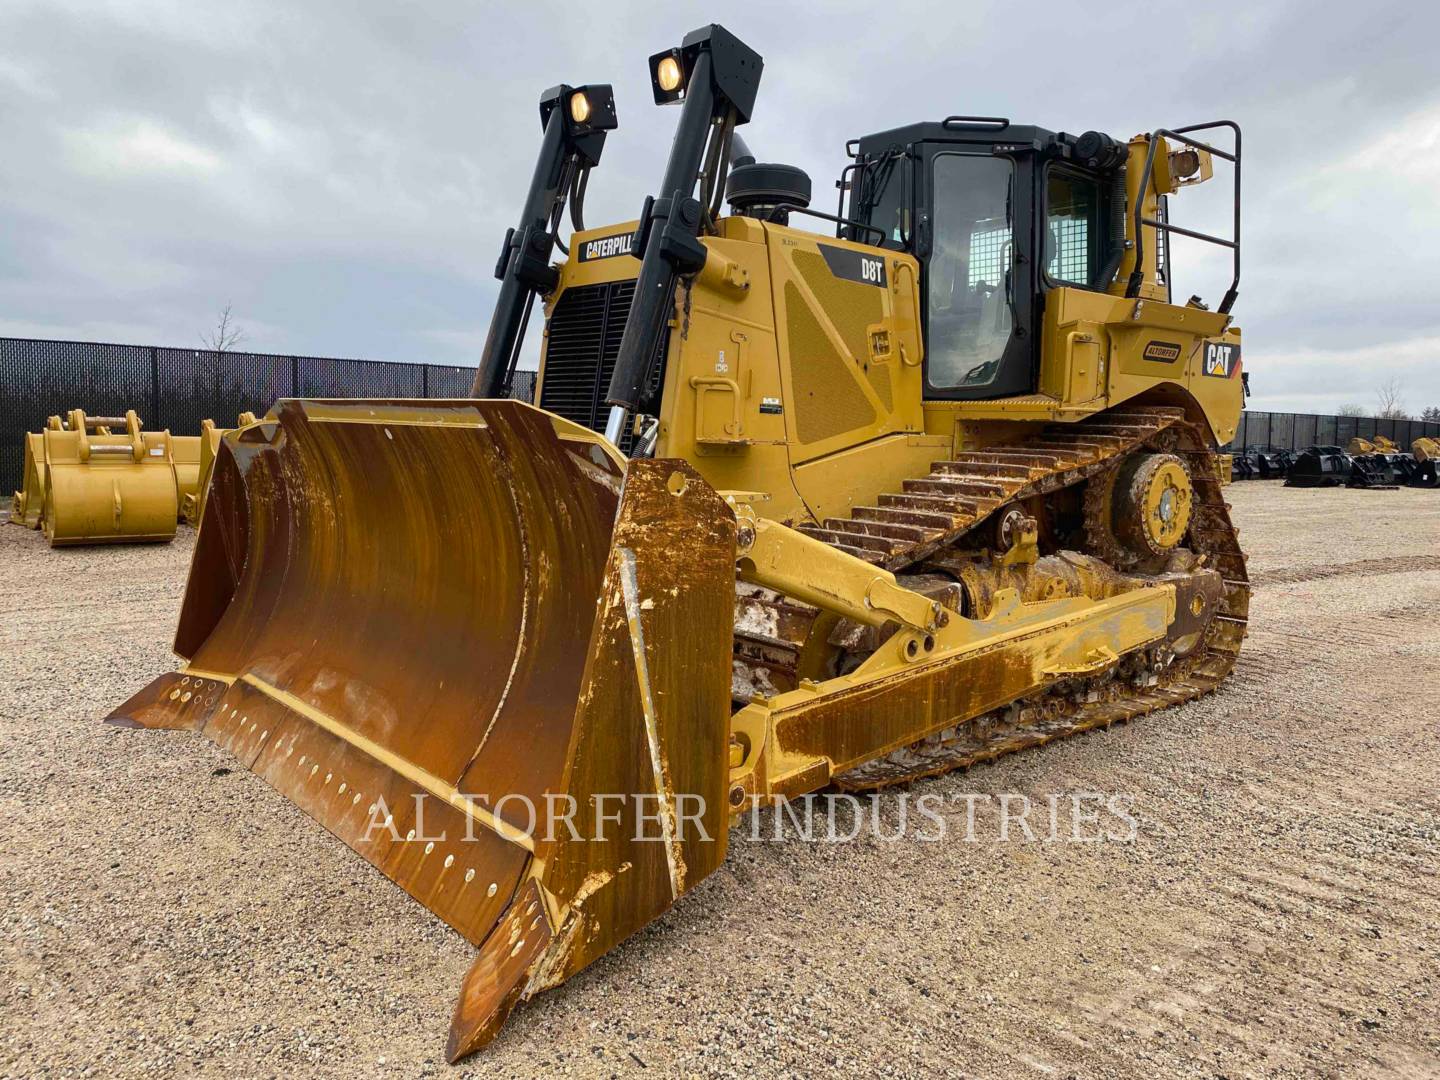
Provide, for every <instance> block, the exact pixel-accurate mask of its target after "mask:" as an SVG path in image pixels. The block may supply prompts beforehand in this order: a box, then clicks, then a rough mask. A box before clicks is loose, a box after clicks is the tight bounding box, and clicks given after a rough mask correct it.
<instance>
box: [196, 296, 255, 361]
mask: <svg viewBox="0 0 1440 1080" xmlns="http://www.w3.org/2000/svg"><path fill="white" fill-rule="evenodd" d="M244 339H245V331H244V330H242V329H240V325H239V324H238V323H236V322H235V320H234V318H233V317H232V316H231V314H230V305H229V304H226V305H225V306H224V307H223V308H221V310H220V317H219V318H218V319H216V321H215V328H214V329H213V330H209V331H207V332H204V333H202V334H201V335H200V344H202V345H204V346H205V348H207V349H208V350H210V351H211V352H213V353H214V354H215V359H216V361H217V362H218V361H219V360H220V359H221V358H222V357H223V356H224V355H225V354H226V353H227V352H230V351H231V350H232V349H234V348H235V346H236V345H239V344H240V342H241V341H243V340H244Z"/></svg>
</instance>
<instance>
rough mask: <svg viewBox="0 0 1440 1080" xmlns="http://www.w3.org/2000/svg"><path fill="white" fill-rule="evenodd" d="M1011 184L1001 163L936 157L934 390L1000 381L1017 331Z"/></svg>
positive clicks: (930, 367) (930, 351) (930, 353)
mask: <svg viewBox="0 0 1440 1080" xmlns="http://www.w3.org/2000/svg"><path fill="white" fill-rule="evenodd" d="M1013 177H1014V166H1013V165H1012V164H1011V162H1010V161H1009V160H1008V159H1006V158H1002V157H994V156H992V155H989V154H987V155H985V156H984V157H981V156H979V155H977V154H938V155H936V157H935V164H934V174H933V184H934V200H933V206H934V218H935V225H934V229H935V240H934V246H933V248H932V251H931V255H930V262H929V287H928V296H927V300H928V303H929V316H928V325H929V340H928V343H927V346H926V351H927V357H928V362H927V378H928V380H929V383H930V385H931V386H932V387H936V388H940V389H961V388H966V389H968V388H971V387H984V386H988V385H989V384H991V383H993V382H994V381H995V380H996V378H997V376H998V375H999V373H1000V361H1001V358H1002V357H1003V356H1004V354H1005V348H1006V346H1007V345H1008V344H1009V342H1010V337H1011V334H1012V333H1013V332H1014V325H1015V323H1014V313H1013V308H1012V299H1011V288H1012V285H1011V281H1010V276H1011V269H1012V266H1013V264H1014V259H1015V241H1014V230H1013V226H1012V209H1011V207H1012V201H1013V183H1014V181H1013Z"/></svg>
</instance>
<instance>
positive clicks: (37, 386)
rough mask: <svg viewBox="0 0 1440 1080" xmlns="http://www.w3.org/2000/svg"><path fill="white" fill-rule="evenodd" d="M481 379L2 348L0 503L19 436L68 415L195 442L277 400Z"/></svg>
mask: <svg viewBox="0 0 1440 1080" xmlns="http://www.w3.org/2000/svg"><path fill="white" fill-rule="evenodd" d="M474 377H475V369H474V368H471V367H452V366H448V365H441V364H397V363H391V362H388V361H382V360H341V359H335V358H333V357H324V356H282V355H279V354H275V353H252V352H234V351H226V352H209V351H206V350H203V349H168V348H164V347H162V346H158V345H107V344H101V343H98V342H91V341H41V340H36V339H33V338H0V498H3V499H4V501H5V502H6V503H7V504H8V502H9V494H10V492H11V491H13V490H14V489H15V488H17V487H19V486H20V483H21V475H20V474H21V470H22V467H23V464H24V459H25V444H24V439H23V438H22V435H23V434H24V433H25V432H27V431H39V430H40V429H41V428H42V427H44V426H45V420H46V418H47V417H49V416H54V415H57V414H63V413H65V412H67V411H69V410H70V409H84V410H85V411H86V412H87V413H89V414H91V415H92V416H120V415H122V414H123V413H124V412H125V410H126V409H134V410H135V411H136V412H137V413H139V414H140V419H141V420H142V421H143V422H144V424H145V427H146V429H147V430H151V431H158V430H160V429H162V428H169V429H170V431H171V432H172V433H173V434H175V435H198V434H199V433H200V421H201V420H203V419H205V418H206V417H209V418H210V419H213V420H214V421H215V422H216V423H217V424H220V425H221V426H222V427H225V426H229V425H231V424H233V423H234V422H235V416H236V414H238V413H240V412H243V411H245V410H247V409H249V410H252V411H254V412H256V413H264V412H265V410H267V409H268V408H270V406H271V405H272V404H273V403H274V401H275V399H276V398H282V397H375V398H464V397H469V396H470V382H471V380H472V379H474ZM534 394H535V372H533V371H520V372H516V378H515V388H514V392H513V396H514V397H517V398H520V399H522V400H524V401H530V400H533V398H534Z"/></svg>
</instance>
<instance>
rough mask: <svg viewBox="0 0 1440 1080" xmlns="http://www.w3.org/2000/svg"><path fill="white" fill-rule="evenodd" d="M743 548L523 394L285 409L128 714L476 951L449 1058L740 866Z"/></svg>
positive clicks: (663, 475) (682, 475) (686, 487)
mask: <svg viewBox="0 0 1440 1080" xmlns="http://www.w3.org/2000/svg"><path fill="white" fill-rule="evenodd" d="M297 508H301V509H302V510H303V512H298V513H297ZM735 533H736V526H735V516H734V512H733V511H732V510H731V508H730V507H729V506H728V505H727V504H726V502H725V501H724V500H723V499H721V498H720V497H719V496H718V495H717V494H716V493H715V491H714V490H713V489H712V488H710V487H709V486H708V485H707V484H706V483H705V482H704V481H702V480H701V479H700V478H699V476H698V474H696V473H695V472H694V471H693V470H692V469H691V467H690V466H689V465H687V464H685V463H684V462H681V461H666V460H636V461H631V462H629V463H628V465H627V464H626V463H625V462H624V460H623V459H622V458H621V457H619V455H618V454H617V453H616V451H615V450H614V449H613V447H611V446H610V445H609V444H608V443H605V442H604V441H603V440H602V439H601V438H600V437H599V436H597V435H595V434H594V433H592V432H590V431H588V430H586V429H584V428H581V427H579V426H576V425H573V424H570V423H569V422H567V421H564V420H561V419H560V418H558V417H555V416H552V415H550V414H548V413H544V412H541V411H540V410H538V409H534V408H532V407H530V406H528V405H525V404H522V403H520V402H516V401H499V400H497V401H450V402H446V401H437V402H424V403H421V402H378V401H377V402H357V401H327V402H320V401H292V400H287V401H281V402H279V403H278V404H277V405H276V406H275V408H274V409H273V410H272V411H271V413H270V414H269V415H268V416H267V417H266V418H265V419H264V420H262V421H261V422H259V423H258V424H254V425H251V426H248V427H245V428H243V429H240V430H237V431H233V432H231V433H229V434H227V435H225V436H224V437H223V438H222V439H221V440H220V444H219V447H218V454H217V456H216V458H215V464H214V470H213V474H212V478H211V483H210V488H209V492H208V495H207V497H206V498H205V505H204V518H203V524H202V527H201V530H200V535H199V539H198V542H197V545H196V551H195V556H194V560H193V562H192V566H191V572H190V578H189V582H188V584H187V587H186V593H185V602H184V607H183V610H182V612H181V617H180V627H179V631H178V633H177V636H176V641H175V648H176V651H177V652H178V653H179V654H180V655H181V656H182V657H185V658H186V659H187V661H188V663H187V665H186V666H185V667H184V668H183V669H182V670H181V671H179V672H176V673H173V674H169V675H164V676H162V677H160V678H159V679H157V680H155V681H154V682H152V683H151V684H150V685H149V686H147V687H145V688H144V689H143V690H141V691H140V692H139V693H138V694H136V695H135V696H134V697H133V698H131V699H130V700H129V701H127V702H126V703H125V704H124V705H122V706H121V707H120V708H118V709H116V710H115V712H114V713H113V714H112V715H111V717H110V719H111V720H112V722H116V723H119V724H122V725H127V726H140V727H158V728H189V729H196V730H200V731H203V732H204V734H206V735H207V736H209V737H210V738H211V739H213V740H215V741H216V742H217V743H220V744H221V745H223V746H225V747H227V748H229V749H230V750H231V751H232V752H233V753H234V754H236V755H237V757H239V759H240V760H241V761H242V762H243V763H244V764H245V765H246V766H247V767H249V768H250V769H251V770H252V771H254V772H256V773H258V774H259V775H260V776H261V777H263V778H264V779H265V780H266V781H267V782H269V783H270V784H271V785H273V786H274V787H275V788H276V789H278V790H279V791H281V792H282V793H284V794H285V795H286V796H287V797H289V798H290V799H291V800H292V801H294V802H295V803H296V804H297V805H298V806H299V807H301V809H303V810H304V811H305V812H306V813H308V814H310V815H311V816H312V817H314V818H316V819H317V820H318V821H320V822H321V823H323V824H324V825H325V826H326V827H327V828H328V829H330V830H331V831H332V832H333V833H335V834H336V835H337V836H338V837H340V838H341V839H342V840H343V841H345V843H346V844H348V845H349V846H350V847H352V848H353V849H354V850H355V851H356V852H358V853H359V854H360V855H362V856H363V857H364V858H366V859H367V860H369V861H370V862H371V863H372V864H374V865H375V866H376V867H377V868H378V869H379V870H380V871H381V872H382V873H384V874H385V875H386V876H387V877H389V878H391V879H392V880H393V881H395V882H396V883H397V884H399V885H400V886H402V887H403V888H405V889H406V890H407V891H409V892H410V893H411V895H413V896H414V897H415V898H416V899H417V900H419V901H420V902H421V903H423V904H424V905H425V906H426V907H427V908H429V909H430V910H431V911H432V912H434V913H435V914H437V915H439V916H440V917H441V918H442V919H444V920H445V921H446V922H447V923H449V924H450V925H451V926H453V927H454V928H455V929H456V930H458V931H459V932H460V933H461V934H463V935H464V936H465V937H466V938H467V939H468V940H470V941H471V942H472V943H474V944H476V945H478V946H479V947H480V952H479V956H478V957H477V959H476V961H475V964H474V966H473V968H472V969H471V971H470V973H469V974H468V975H467V976H466V979H465V982H464V986H463V989H462V992H461V996H460V999H459V1001H458V1003H457V1005H456V1009H455V1015H454V1020H453V1023H452V1028H451V1033H450V1042H449V1047H448V1051H449V1055H450V1057H451V1059H452V1060H453V1059H455V1058H458V1057H460V1056H463V1055H464V1054H467V1053H469V1052H471V1051H472V1050H474V1049H476V1048H478V1047H479V1046H481V1045H483V1044H484V1043H486V1042H488V1041H489V1040H490V1039H491V1038H493V1037H494V1035H495V1033H496V1031H497V1030H498V1028H499V1026H500V1024H501V1023H502V1022H503V1021H504V1019H505V1017H506V1015H507V1014H508V1013H509V1011H510V1010H511V1008H512V1007H513V1006H514V1004H515V1003H516V1002H517V1001H519V1000H520V999H522V998H527V997H530V996H531V995H533V994H535V993H537V992H539V991H540V990H543V989H546V988H548V987H551V986H554V985H557V984H558V983H560V982H562V981H563V980H565V979H566V978H568V977H569V976H571V975H573V974H575V973H576V972H577V971H579V970H580V969H581V968H583V967H585V966H586V965H587V964H589V963H590V962H591V961H592V960H594V959H595V958H596V957H598V956H600V955H601V954H603V953H604V952H606V951H607V950H609V949H610V948H612V947H613V946H615V945H616V944H618V943H619V942H620V941H622V940H623V939H624V938H626V937H628V936H629V935H630V934H632V933H634V932H635V931H636V930H638V929H640V928H641V927H642V926H644V925H645V924H646V923H648V922H649V921H651V920H652V919H654V918H655V917H657V916H658V915H660V914H661V913H662V912H664V911H665V910H666V909H667V908H669V907H670V905H671V904H672V903H673V902H674V901H675V899H676V898H677V897H679V896H680V895H681V894H683V893H685V892H686V891H688V890H689V889H690V888H692V887H693V886H694V885H695V884H696V883H697V882H698V881H699V880H700V879H702V878H704V877H705V876H706V875H707V874H709V873H710V872H711V871H712V870H713V869H715V868H716V867H717V866H718V865H719V864H720V863H721V861H723V859H724V855H725V845H726V830H727V827H728V815H729V809H728V806H727V803H726V798H727V770H728V767H729V757H728V754H729V749H728V730H729V727H728V721H729V716H730V654H731V641H732V637H731V635H732V615H733V605H734V595H735V583H734V574H735V544H736V538H735ZM557 814H558V815H560V819H559V820H557Z"/></svg>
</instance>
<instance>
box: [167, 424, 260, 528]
mask: <svg viewBox="0 0 1440 1080" xmlns="http://www.w3.org/2000/svg"><path fill="white" fill-rule="evenodd" d="M253 423H255V414H254V413H253V412H242V413H241V414H240V415H239V417H237V418H236V425H235V426H236V427H245V426H246V425H248V424H253ZM232 430H234V429H233V428H221V427H216V426H215V421H214V420H202V421H200V475H199V478H198V479H197V481H196V484H195V490H194V491H193V492H191V493H190V494H187V495H186V496H185V497H184V498H183V499H182V500H181V506H180V512H181V515H182V516H183V517H184V519H185V522H186V524H188V525H189V526H190V527H191V528H195V529H198V528H199V527H200V518H201V515H203V514H204V513H205V492H206V491H207V490H208V489H209V487H210V475H211V473H212V472H213V470H214V468H215V455H216V454H217V453H218V452H219V449H220V439H221V437H222V436H223V435H225V433H226V432H228V431H232Z"/></svg>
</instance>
